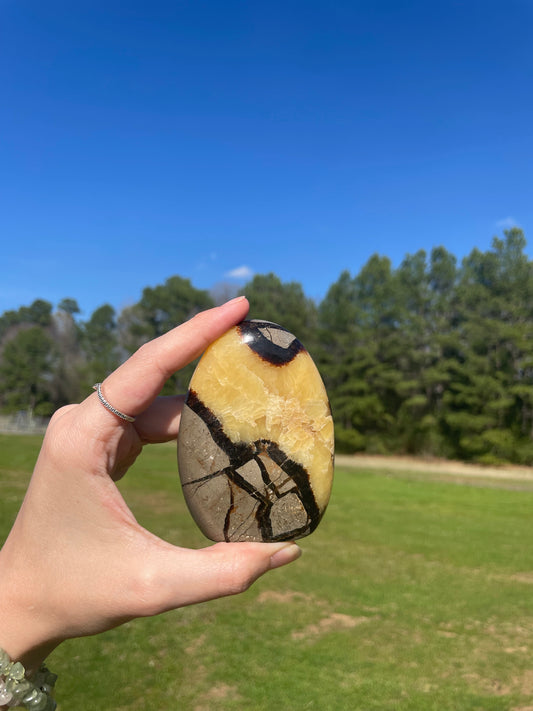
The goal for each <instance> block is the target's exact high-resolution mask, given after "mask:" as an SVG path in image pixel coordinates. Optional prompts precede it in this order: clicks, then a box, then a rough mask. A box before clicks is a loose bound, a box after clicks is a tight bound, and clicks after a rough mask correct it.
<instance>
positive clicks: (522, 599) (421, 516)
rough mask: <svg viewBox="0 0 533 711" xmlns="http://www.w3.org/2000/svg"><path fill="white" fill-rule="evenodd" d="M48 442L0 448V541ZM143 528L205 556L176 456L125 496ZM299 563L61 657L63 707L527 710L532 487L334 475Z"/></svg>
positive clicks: (21, 441) (127, 487)
mask: <svg viewBox="0 0 533 711" xmlns="http://www.w3.org/2000/svg"><path fill="white" fill-rule="evenodd" d="M39 443H40V440H39V438H36V437H35V438H34V437H16V436H0V492H1V496H0V536H1V537H2V539H3V537H4V536H5V534H6V533H7V531H8V529H9V526H10V524H11V522H12V520H13V518H14V516H15V514H16V510H17V507H18V505H19V503H20V500H21V498H22V496H23V494H24V489H25V486H26V484H27V481H28V477H29V473H30V471H31V468H32V465H33V462H34V460H35V458H36V455H37V451H38V448H39ZM121 489H122V491H123V493H124V496H125V498H126V500H127V501H128V502H129V503H130V505H131V507H132V509H133V511H134V512H135V514H136V516H137V518H138V519H139V521H140V522H141V523H142V524H143V525H145V526H147V527H148V528H150V529H151V530H152V531H154V532H155V533H157V534H159V535H161V536H163V537H164V538H166V539H167V540H170V541H172V542H174V543H177V544H180V545H188V546H192V547H200V546H203V545H206V543H207V542H206V541H205V539H204V538H203V536H202V535H201V534H200V533H199V531H198V530H197V529H196V527H195V525H194V523H193V522H192V520H191V518H190V516H189V514H188V512H187V510H186V507H185V504H184V501H183V498H182V495H181V491H180V487H179V482H178V476H177V469H176V457H175V450H174V447H171V446H167V445H165V446H157V447H156V446H154V447H148V448H147V449H146V450H145V452H144V453H143V455H142V457H141V458H140V459H139V461H138V462H137V464H136V465H135V466H134V467H133V469H132V470H131V471H130V473H129V474H128V476H127V477H126V479H125V480H124V481H123V482H122V483H121ZM300 544H301V546H302V548H303V550H304V555H303V556H302V558H301V559H300V560H299V561H297V562H296V563H294V564H292V565H291V566H288V567H287V568H284V569H280V570H276V571H273V572H272V573H270V574H269V575H267V576H265V577H264V578H262V579H261V580H260V581H258V582H257V583H256V584H255V585H254V586H253V587H252V588H251V590H249V591H248V592H247V593H245V594H244V595H242V596H239V597H234V598H225V599H223V600H217V601H213V602H209V603H205V604H203V605H199V606H194V607H190V608H185V609H182V610H178V611H176V612H172V613H168V614H166V615H164V616H162V617H158V618H154V619H144V620H137V621H135V622H132V623H129V624H127V625H125V626H123V627H121V628H119V629H117V630H113V631H111V632H109V633H107V634H105V635H101V636H99V637H96V638H89V639H82V640H73V641H70V642H67V643H66V644H65V645H63V646H62V647H60V648H59V649H57V650H56V651H55V652H54V653H53V655H52V657H51V658H50V660H49V662H50V667H51V668H52V669H53V670H54V671H55V672H57V673H58V674H59V680H58V684H57V698H58V701H59V707H60V709H64V710H65V711H70V710H73V709H76V711H94V710H95V709H100V710H102V711H106V710H107V709H113V711H126V710H132V711H133V710H134V709H135V711H138V710H139V709H142V710H143V711H166V710H169V711H174V710H175V711H178V710H179V711H230V710H231V711H233V710H239V711H241V710H243V709H252V710H254V711H303V710H304V709H320V710H321V711H323V710H329V709H331V710H332V711H333V710H345V709H346V710H347V711H352V710H358V709H360V710H361V711H373V710H380V711H385V710H387V709H391V710H392V709H394V710H395V711H408V710H409V711H411V710H415V709H416V710H419V711H431V710H435V711H437V710H438V711H452V710H453V711H462V710H467V709H468V710H470V709H471V710H477V711H489V710H490V711H492V710H498V711H500V710H502V711H503V710H509V711H533V485H532V484H528V483H527V482H512V481H508V482H502V481H499V482H491V481H489V480H487V481H475V482H474V481H470V480H467V479H463V480H459V481H458V480H457V479H455V480H454V481H453V482H452V481H448V480H446V478H443V477H442V476H440V475H439V477H438V478H437V477H434V476H432V475H431V474H427V475H425V474H420V473H414V472H413V473H410V472H405V471H402V472H394V471H392V470H390V471H389V470H388V469H383V470H381V471H370V470H365V469H348V468H341V467H339V468H337V470H336V474H335V485H334V490H333V496H332V500H331V503H330V506H329V508H328V511H327V513H326V516H325V518H324V521H323V522H322V523H321V525H320V526H319V528H318V529H317V531H316V532H315V533H314V534H313V535H312V536H310V537H309V538H306V539H303V540H302V541H300Z"/></svg>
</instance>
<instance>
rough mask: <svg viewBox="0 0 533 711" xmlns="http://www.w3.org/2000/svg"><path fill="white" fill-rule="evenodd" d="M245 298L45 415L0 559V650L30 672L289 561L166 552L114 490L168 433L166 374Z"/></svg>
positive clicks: (221, 552)
mask: <svg viewBox="0 0 533 711" xmlns="http://www.w3.org/2000/svg"><path fill="white" fill-rule="evenodd" d="M247 312H248V302H247V301H246V299H244V298H243V297H239V298H238V299H234V300H233V301H230V302H228V303H227V304H224V305H223V306H220V307H218V308H215V309H210V310H209V311H204V312H202V313H200V314H198V315H197V316H195V317H194V318H192V319H191V320H190V321H187V322H186V323H184V324H182V325H180V326H178V327H177V328H175V329H173V330H172V331H169V332H168V333H167V334H165V335H164V336H161V337H160V338H158V339H155V340H153V341H151V342H149V343H147V344H145V345H144V346H142V347H141V348H140V349H139V350H138V351H137V352H136V353H135V354H134V355H133V356H132V357H131V358H130V359H129V360H128V361H126V362H125V363H124V364H123V365H122V366H120V368H118V369H117V370H116V371H115V372H114V373H112V374H111V375H109V377H107V378H106V380H105V381H104V382H103V384H102V392H103V394H104V396H105V397H106V399H107V400H108V401H109V402H111V403H112V404H113V406H114V407H116V408H117V409H118V410H120V411H121V412H126V413H128V414H130V415H132V416H135V417H136V418H137V419H136V421H135V423H131V424H130V423H127V422H124V421H122V420H121V419H119V418H118V417H116V416H115V415H113V414H112V413H111V412H109V411H108V410H107V409H106V408H105V407H103V406H102V404H101V403H100V402H99V400H98V398H97V395H96V393H93V394H91V395H90V396H89V397H87V399H86V400H84V401H83V402H82V403H80V404H79V405H69V406H67V407H64V408H62V409H60V410H58V412H56V414H55V415H54V416H53V418H52V420H51V422H50V425H49V427H48V430H47V433H46V436H45V438H44V442H43V445H42V449H41V452H40V454H39V457H38V460H37V464H36V466H35V470H34V472H33V476H32V479H31V482H30V485H29V487H28V491H27V493H26V497H25V499H24V502H23V504H22V507H21V509H20V512H19V514H18V517H17V519H16V521H15V524H14V525H13V528H12V530H11V532H10V534H9V536H8V539H7V540H6V542H5V544H4V547H3V548H2V550H1V551H0V610H2V615H1V626H0V647H2V648H3V649H5V651H6V652H7V653H8V654H9V655H10V657H11V659H13V660H19V661H21V662H22V663H23V664H24V666H25V668H26V670H27V672H28V674H31V673H32V672H33V671H34V670H36V669H37V668H38V667H39V665H40V664H41V662H42V661H43V660H44V658H45V657H46V656H47V655H48V654H49V653H50V652H51V651H52V650H53V649H54V648H55V647H56V646H57V645H59V644H60V643H61V642H63V641H64V640H66V639H69V638H73V637H80V636H85V635H93V634H97V633H100V632H104V631H105V630H108V629H111V628H113V627H116V626H117V625H120V624H122V623H124V622H126V621H128V620H131V619H133V618H136V617H145V616H149V615H156V614H159V613H162V612H165V611H166V610H171V609H174V608H177V607H182V606H184V605H190V604H193V603H198V602H203V601H206V600H210V599H213V598H217V597H222V596H225V595H232V594H236V593H239V592H242V591H244V590H246V589H247V588H248V587H249V586H250V585H251V584H252V583H253V582H254V581H255V580H256V579H257V578H258V577H260V576H261V575H263V574H264V573H266V572H267V571H268V570H272V569H273V568H277V567H279V566H281V565H285V564H287V563H290V562H291V561H293V560H295V559H296V558H298V557H299V555H300V552H301V551H300V549H299V548H298V546H296V545H295V544H294V543H217V544H215V545H212V546H209V547H207V548H203V549H201V550H190V549H186V548H180V547H176V546H172V545H170V544H169V543H167V542H165V541H163V540H161V539H160V538H157V537H156V536H154V535H153V534H152V533H150V532H149V531H147V530H146V529H144V528H142V527H141V526H140V525H139V524H138V523H137V521H136V520H135V518H134V516H133V514H132V513H131V511H130V510H129V509H128V507H127V505H126V503H125V502H124V499H123V498H122V496H121V494H120V493H119V491H118V489H117V487H116V485H115V482H116V481H117V480H118V479H120V478H121V477H122V476H123V475H124V474H125V473H126V471H127V470H128V468H129V467H130V466H131V464H132V463H133V462H134V461H135V459H136V458H137V456H138V455H139V454H140V453H141V451H142V448H143V445H144V444H147V443H155V442H165V441H169V440H172V439H175V438H176V437H177V433H178V428H179V422H180V414H181V409H182V406H183V399H184V398H183V397H181V396H176V397H166V398H162V397H158V393H159V392H160V390H161V388H162V386H163V384H164V382H165V381H166V380H167V379H168V377H169V376H170V375H171V374H172V373H174V372H175V371H177V370H179V369H180V368H182V367H183V366H185V365H186V364H187V363H189V362H190V361H191V360H193V359H194V358H196V357H197V356H198V355H200V353H201V352H202V351H204V350H205V348H206V347H207V346H208V345H209V344H210V343H212V342H213V341H214V340H215V339H216V338H218V337H219V336H220V335H222V334H223V333H224V332H225V331H227V330H228V329H229V328H231V327H232V326H234V325H235V324H237V323H238V322H239V321H241V320H242V319H243V318H245V317H246V314H247Z"/></svg>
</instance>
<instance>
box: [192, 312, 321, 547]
mask: <svg viewBox="0 0 533 711" xmlns="http://www.w3.org/2000/svg"><path fill="white" fill-rule="evenodd" d="M333 449H334V440H333V419H332V417H331V410H330V406H329V401H328V397H327V393H326V390H325V387H324V384H323V382H322V379H321V377H320V374H319V372H318V370H317V368H316V366H315V364H314V362H313V360H312V358H311V356H310V355H309V353H308V352H307V351H306V350H305V348H304V347H303V346H302V344H301V343H300V341H299V340H298V339H297V338H296V337H295V336H294V335H293V334H292V333H290V332H289V331H287V330H286V329H284V328H282V327H281V326H278V325H277V324H274V323H271V322H270V321H257V320H255V321H242V322H241V323H240V324H238V325H237V326H236V327H234V328H232V329H230V330H229V331H227V332H226V333H225V334H224V335H223V336H221V337H220V338H219V339H218V340H217V341H215V342H214V343H213V344H211V346H209V348H208V349H207V350H206V351H205V353H204V355H203V356H202V358H201V360H200V362H199V364H198V366H197V368H196V370H195V372H194V374H193V377H192V379H191V382H190V386H189V391H188V393H187V398H186V402H185V405H184V409H183V414H182V417H181V424H180V430H179V437H178V466H179V474H180V479H181V484H182V487H183V492H184V496H185V500H186V502H187V505H188V507H189V509H190V511H191V514H192V516H193V518H194V520H195V521H196V523H197V524H198V526H199V528H200V529H201V531H202V532H203V533H204V535H205V536H207V538H210V539H211V540H213V541H285V540H294V539H296V538H302V537H304V536H307V535H309V534H310V533H311V532H312V531H314V530H315V528H316V527H317V526H318V523H319V522H320V519H321V518H322V516H323V514H324V511H325V510H326V506H327V504H328V501H329V497H330V493H331V486H332V482H333Z"/></svg>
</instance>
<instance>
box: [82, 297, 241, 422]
mask: <svg viewBox="0 0 533 711" xmlns="http://www.w3.org/2000/svg"><path fill="white" fill-rule="evenodd" d="M247 313H248V302H247V300H246V299H245V297H237V298H236V299H233V300H232V301H228V302H227V303H226V304H223V305H222V306H218V307H216V308H214V309H209V310H208V311H203V312H201V313H199V314H197V315H196V316H194V317H193V318H192V319H190V320H189V321H186V322H185V323H183V324H181V325H180V326H177V327H176V328H174V329H172V331H169V332H168V333H166V334H164V335H163V336H161V337H159V338H156V339H154V340H153V341H150V342H149V343H146V344H145V345H143V346H141V348H140V349H139V350H138V351H137V352H136V353H134V354H133V355H132V356H131V358H129V359H128V360H127V361H126V362H125V363H124V364H123V365H121V366H120V367H119V368H118V369H117V370H115V371H114V372H113V373H111V375H109V376H108V377H107V378H106V379H105V381H104V383H103V384H102V392H103V395H104V397H105V398H106V399H107V400H108V401H109V402H110V403H111V404H112V405H113V407H115V408H116V409H117V410H120V412H124V413H126V414H128V415H131V416H133V417H135V416H137V415H139V414H140V413H141V412H143V410H145V409H146V408H147V407H148V406H149V405H150V404H151V403H152V402H153V401H154V399H155V398H156V397H157V395H158V394H159V392H160V390H161V388H162V387H163V385H164V383H165V381H166V380H167V379H168V378H169V377H170V375H172V373H175V372H176V371H177V370H179V369H180V368H183V367H184V366H185V365H187V364H188V363H190V362H191V361H192V360H194V358H196V357H197V356H198V355H200V353H202V351H204V350H205V349H206V348H207V346H208V345H209V344H210V343H212V342H213V341H214V340H216V339H217V338H218V337H219V336H221V335H222V334H223V333H225V332H226V331H227V330H228V329H229V328H231V327H232V326H234V325H236V324H237V323H239V321H242V319H244V318H245V317H246V314H247ZM96 397H97V396H96V395H94V396H93V398H96ZM94 401H95V402H96V400H94Z"/></svg>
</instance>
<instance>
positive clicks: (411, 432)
mask: <svg viewBox="0 0 533 711" xmlns="http://www.w3.org/2000/svg"><path fill="white" fill-rule="evenodd" d="M525 247H526V240H525V237H524V234H523V232H522V230H520V229H518V228H513V229H511V230H507V231H506V232H505V233H504V237H503V238H502V239H500V238H498V237H495V238H494V239H493V242H492V245H491V248H490V249H489V250H487V251H485V252H482V251H480V250H479V249H474V250H473V251H472V252H471V253H470V254H469V255H468V256H467V257H465V258H464V259H463V260H462V261H461V263H460V264H458V262H457V258H456V257H455V256H454V255H453V254H451V253H450V252H448V251H447V250H446V249H445V248H444V247H435V248H434V249H432V250H431V252H430V253H429V254H427V253H426V252H425V251H423V250H420V251H418V252H416V253H415V254H411V255H406V256H405V258H404V260H403V261H402V263H401V264H400V265H399V266H398V267H397V268H393V266H392V264H391V261H390V259H389V258H388V257H386V256H380V255H378V254H375V255H373V256H372V257H371V258H370V259H369V260H368V262H367V263H366V264H365V265H364V266H363V267H362V268H361V270H360V271H359V273H358V274H356V275H352V274H351V273H350V272H349V271H343V272H342V273H341V274H340V276H339V278H338V280H337V281H336V282H335V283H334V284H332V285H331V286H330V288H329V290H328V292H327V294H326V295H325V297H324V298H323V299H322V300H321V301H320V303H315V302H314V301H313V300H312V299H310V298H308V297H307V296H306V295H305V293H304V290H303V288H302V286H301V285H300V284H299V283H298V282H286V283H284V282H282V281H281V280H280V279H279V278H278V277H277V276H276V275H275V274H272V273H270V274H263V275H256V276H255V277H254V278H253V279H251V281H250V282H248V283H247V284H246V285H245V286H244V288H243V289H241V290H240V293H243V294H245V295H246V296H247V297H248V299H249V301H250V305H251V310H250V317H252V318H261V319H267V320H271V321H275V322H277V323H280V324H281V325H283V326H285V327H286V328H287V329H289V330H290V331H292V332H293V333H294V334H295V335H296V336H298V338H299V339H300V340H301V341H302V342H303V343H304V345H305V346H306V347H307V349H308V350H309V351H310V353H311V355H312V356H313V358H314V360H315V362H316V363H317V366H318V368H319V370H320V372H321V374H322V377H323V379H324V382H325V384H326V388H327V390H328V394H329V397H330V401H331V406H332V411H333V416H334V420H335V436H336V446H337V450H338V451H343V452H357V451H366V452H372V453H382V454H387V453H409V454H422V455H426V456H439V457H447V458H459V459H463V460H473V461H480V462H485V463H497V462H515V463H520V464H532V463H533V262H531V261H530V260H529V259H528V257H527V256H526V254H525V251H524V250H525ZM229 295H233V294H229V293H228V290H227V289H226V290H224V289H222V291H220V290H219V291H218V292H217V293H209V292H208V291H205V290H199V289H196V288H195V287H194V286H193V285H192V284H191V282H190V281H189V280H188V279H184V278H182V277H180V276H171V277H170V278H169V279H167V281H166V282H165V283H164V284H161V285H158V286H155V287H146V288H145V289H144V291H143V293H142V297H141V299H140V300H139V301H138V302H137V303H136V304H134V305H132V306H129V307H127V308H125V309H123V310H122V311H121V312H120V313H118V314H117V313H116V312H115V310H114V309H113V307H112V306H110V305H109V304H104V305H103V306H100V307H99V308H98V309H96V310H95V311H94V312H93V313H92V315H91V316H90V318H89V319H87V320H85V321H84V320H81V319H80V318H79V307H78V304H77V302H76V301H75V300H74V299H72V298H66V299H63V300H62V301H61V302H60V303H59V304H58V305H57V307H56V308H55V310H54V308H53V306H52V304H50V303H48V302H47V301H44V300H37V301H35V302H34V303H33V304H31V305H30V306H23V307H21V308H20V309H18V310H17V311H6V312H5V313H4V314H3V315H2V316H0V409H1V410H2V411H3V412H4V413H10V412H17V411H20V410H31V411H32V412H34V413H35V414H40V415H49V414H51V413H52V412H53V411H54V410H55V409H56V408H58V407H60V406H61V405H63V404H66V403H68V402H76V401H79V400H80V399H82V398H83V397H85V396H86V395H87V393H88V392H89V391H90V388H91V386H92V384H93V383H95V382H96V381H98V380H102V379H103V378H104V377H105V375H106V374H107V373H109V372H111V371H112V370H113V369H114V368H116V367H117V366H118V365H119V364H120V363H121V362H122V361H123V360H124V359H125V358H126V357H127V356H128V355H129V354H131V353H132V352H134V351H135V350H136V349H137V348H138V347H139V346H140V345H141V344H142V343H144V342H145V341H147V340H149V339H152V338H155V337H156V336H159V335H161V334H162V333H164V332H165V331H167V330H168V329H170V328H172V327H173V326H175V325H176V324H178V323H181V322H183V321H184V320H186V319H188V318H190V317H191V316H193V315H194V314H195V313H197V312H198V311H201V310H202V309H205V308H209V307H211V306H213V305H215V304H216V303H217V302H220V301H221V300H223V299H224V297H226V296H229ZM193 367H194V364H191V365H190V366H188V367H187V368H186V369H185V370H183V371H181V372H179V373H177V374H175V375H174V376H173V377H172V378H171V379H170V381H169V382H168V383H167V385H166V389H165V392H167V393H171V392H183V391H185V390H186V388H187V385H188V382H189V379H190V376H191V374H192V369H193Z"/></svg>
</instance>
